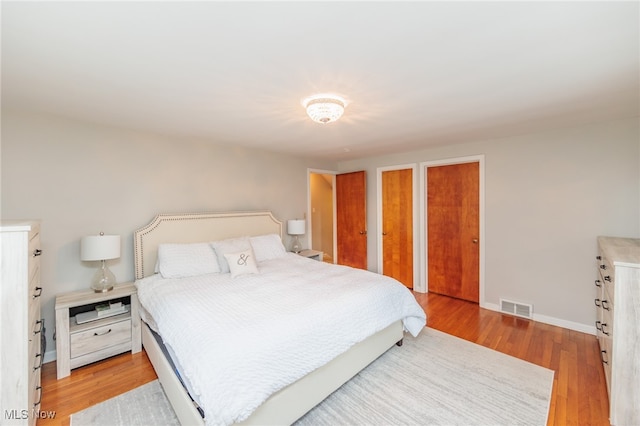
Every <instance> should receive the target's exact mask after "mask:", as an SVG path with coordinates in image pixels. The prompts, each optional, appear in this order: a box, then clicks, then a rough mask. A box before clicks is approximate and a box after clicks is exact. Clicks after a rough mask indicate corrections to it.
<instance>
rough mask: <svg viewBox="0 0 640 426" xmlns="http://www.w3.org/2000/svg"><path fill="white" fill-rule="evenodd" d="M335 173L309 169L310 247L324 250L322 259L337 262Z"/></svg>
mask: <svg viewBox="0 0 640 426" xmlns="http://www.w3.org/2000/svg"><path fill="white" fill-rule="evenodd" d="M335 175H336V172H332V171H326V170H309V175H308V179H309V182H308V183H309V191H308V203H309V205H308V208H307V210H308V212H309V213H308V215H307V217H308V218H309V224H308V227H309V228H308V229H309V248H310V249H312V250H317V251H320V252H322V260H323V261H324V262H328V263H335V261H334V259H335V255H334V254H335V252H336V248H335V247H336V230H335V214H336V211H335V181H336V179H335Z"/></svg>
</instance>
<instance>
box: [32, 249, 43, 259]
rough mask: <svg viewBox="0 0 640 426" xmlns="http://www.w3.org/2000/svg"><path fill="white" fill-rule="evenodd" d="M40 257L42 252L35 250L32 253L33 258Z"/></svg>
mask: <svg viewBox="0 0 640 426" xmlns="http://www.w3.org/2000/svg"><path fill="white" fill-rule="evenodd" d="M40 255H42V250H40V249H35V250H34V251H33V257H37V256H40Z"/></svg>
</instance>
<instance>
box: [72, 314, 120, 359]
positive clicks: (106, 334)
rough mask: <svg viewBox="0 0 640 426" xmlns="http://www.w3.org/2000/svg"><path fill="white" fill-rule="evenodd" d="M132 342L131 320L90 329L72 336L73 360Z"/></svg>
mask: <svg viewBox="0 0 640 426" xmlns="http://www.w3.org/2000/svg"><path fill="white" fill-rule="evenodd" d="M127 342H131V318H130V317H129V318H127V319H125V320H123V321H119V322H113V323H111V324H105V325H102V326H99V327H95V328H90V329H87V330H83V331H80V332H77V333H73V334H71V336H70V344H71V358H76V357H79V356H82V355H86V354H89V353H92V352H96V351H98V350H101V349H104V348H108V347H110V346H116V345H119V344H123V343H127Z"/></svg>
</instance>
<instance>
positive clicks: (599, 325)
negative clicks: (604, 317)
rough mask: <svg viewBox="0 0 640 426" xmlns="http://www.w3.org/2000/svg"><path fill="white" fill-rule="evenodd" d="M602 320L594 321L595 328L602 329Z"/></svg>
mask: <svg viewBox="0 0 640 426" xmlns="http://www.w3.org/2000/svg"><path fill="white" fill-rule="evenodd" d="M601 324H602V322H601V321H596V330H598V331H602V325H601Z"/></svg>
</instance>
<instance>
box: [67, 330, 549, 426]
mask: <svg viewBox="0 0 640 426" xmlns="http://www.w3.org/2000/svg"><path fill="white" fill-rule="evenodd" d="M553 374H554V373H553V371H552V370H548V369H546V368H543V367H540V366H537V365H535V364H531V363H528V362H526V361H522V360H520V359H517V358H514V357H511V356H508V355H505V354H502V353H500V352H496V351H494V350H491V349H488V348H485V347H483V346H480V345H476V344H474V343H471V342H467V341H465V340H462V339H459V338H457V337H453V336H450V335H448V334H445V333H442V332H439V331H437V330H433V329H430V328H425V329H424V330H423V332H422V333H420V335H419V336H418V337H417V338H415V339H414V338H413V337H411V336H409V335H407V337H405V339H404V344H403V346H402V347H395V346H394V347H393V348H391V349H390V350H389V351H387V352H386V353H385V354H383V355H382V356H381V357H379V358H378V359H377V360H376V361H374V362H373V363H371V365H369V366H368V367H367V368H365V369H364V370H362V371H361V372H360V373H358V374H357V375H356V376H355V377H354V378H353V379H351V380H350V381H349V382H347V383H346V384H344V385H343V386H342V387H341V388H340V389H338V390H337V391H335V392H334V393H333V394H331V395H330V396H329V397H328V398H327V399H325V400H324V401H323V402H322V403H321V404H319V405H318V406H317V407H316V408H314V409H313V410H311V411H310V412H309V413H307V414H306V415H305V416H304V417H302V418H301V419H299V420H298V422H297V425H299V426H306V425H314V426H315V425H332V426H334V425H545V424H546V422H547V416H548V412H549V405H550V401H551V388H552V386H553ZM160 394H162V390H161V386H159V384H158V382H157V381H154V382H151V383H149V384H147V385H144V386H142V387H140V388H137V389H134V390H133V391H130V392H127V393H126V394H123V395H120V396H118V397H116V398H113V399H111V400H109V401H105V402H103V403H100V404H98V405H95V406H93V407H90V408H88V409H86V410H83V411H81V412H79V413H76V414H74V415H72V420H71V424H72V426H84V425H98V426H102V425H105V426H106V425H109V426H112V425H152V424H153V425H174V424H179V423H178V421H177V419H176V418H175V414H174V413H173V411H172V410H171V408H170V406H169V403H168V402H167V400H166V398H165V397H164V394H162V395H160ZM151 415H153V418H151Z"/></svg>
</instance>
